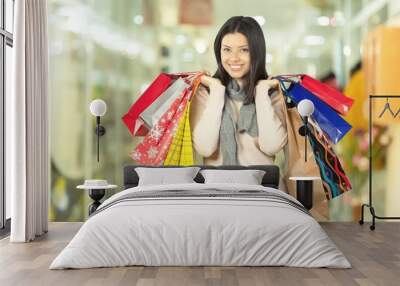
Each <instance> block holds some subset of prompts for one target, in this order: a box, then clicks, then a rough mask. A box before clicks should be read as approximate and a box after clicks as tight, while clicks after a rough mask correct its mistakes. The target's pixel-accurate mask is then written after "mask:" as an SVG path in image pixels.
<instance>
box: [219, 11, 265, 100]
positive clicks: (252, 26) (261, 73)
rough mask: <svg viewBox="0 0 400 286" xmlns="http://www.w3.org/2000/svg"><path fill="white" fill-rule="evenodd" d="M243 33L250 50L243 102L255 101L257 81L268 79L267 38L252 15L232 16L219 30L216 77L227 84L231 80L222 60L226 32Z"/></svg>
mask: <svg viewBox="0 0 400 286" xmlns="http://www.w3.org/2000/svg"><path fill="white" fill-rule="evenodd" d="M236 32H237V33H241V34H243V35H244V36H246V38H247V41H248V43H249V51H250V71H249V73H248V74H247V75H246V76H245V78H244V85H243V88H244V90H245V92H246V95H247V97H246V99H245V100H244V102H243V104H249V103H252V102H254V94H255V88H256V85H257V82H258V81H259V80H261V79H267V77H268V73H267V70H266V68H265V54H266V49H265V39H264V34H263V31H262V29H261V27H260V25H259V24H258V23H257V21H256V20H254V19H253V18H251V17H244V16H235V17H232V18H230V19H229V20H228V21H226V22H225V24H224V25H223V26H222V27H221V29H220V30H219V32H218V34H217V37H216V38H215V41H214V53H215V57H216V60H217V63H218V69H217V71H216V72H215V74H214V77H216V78H218V79H219V80H221V83H222V84H223V85H225V86H227V84H228V82H229V81H230V80H231V77H230V75H229V74H228V73H227V72H226V70H225V69H224V67H223V66H222V62H221V43H222V39H223V38H224V36H225V35H226V34H231V33H236Z"/></svg>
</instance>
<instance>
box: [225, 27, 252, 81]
mask: <svg viewBox="0 0 400 286" xmlns="http://www.w3.org/2000/svg"><path fill="white" fill-rule="evenodd" d="M221 62H222V66H223V67H224V69H225V71H226V72H227V73H228V74H229V75H230V77H232V78H233V79H236V80H237V81H238V82H239V84H240V83H242V79H243V77H244V76H246V75H247V74H248V72H249V71H250V50H249V44H248V42H247V38H246V36H244V35H243V34H241V33H237V32H236V33H229V34H226V35H225V36H224V37H223V38H222V42H221Z"/></svg>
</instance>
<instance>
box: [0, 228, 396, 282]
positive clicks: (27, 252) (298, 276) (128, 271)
mask: <svg viewBox="0 0 400 286" xmlns="http://www.w3.org/2000/svg"><path fill="white" fill-rule="evenodd" d="M80 226H81V224H80V223H50V230H49V233H48V234H47V235H45V236H44V237H42V238H40V239H38V240H36V241H34V242H32V243H26V244H24V243H22V244H15V243H13V244H10V243H9V239H8V238H5V239H3V240H1V241H0V285H1V286H6V285H7V286H8V285H13V286H17V285H32V286H33V285H57V286H61V285H68V286H80V285H96V286H98V285H140V286H147V285H149V286H150V285H167V286H178V285H227V286H234V285H246V286H247V285H251V286H252V285H254V286H261V285H346V286H347V285H382V286H389V285H400V223H389V222H385V223H380V224H378V225H377V228H376V230H375V231H374V232H372V231H370V230H369V228H368V225H364V226H359V225H358V224H356V223H322V226H323V228H324V229H325V230H326V232H327V233H328V235H329V236H330V237H331V238H332V240H333V241H334V242H335V243H336V244H337V245H338V247H339V248H340V249H341V250H342V251H343V253H344V254H345V255H346V257H347V258H348V259H349V261H350V262H351V264H352V266H353V268H352V269H348V270H343V269H305V268H289V267H121V268H101V269H86V270H48V267H49V265H50V263H51V261H52V260H53V259H54V258H55V256H56V255H57V254H58V253H59V252H60V251H61V250H62V249H63V247H64V246H65V245H66V244H67V242H68V241H69V240H70V239H71V238H72V236H73V235H74V234H75V233H76V231H77V230H78V229H79V227H80Z"/></svg>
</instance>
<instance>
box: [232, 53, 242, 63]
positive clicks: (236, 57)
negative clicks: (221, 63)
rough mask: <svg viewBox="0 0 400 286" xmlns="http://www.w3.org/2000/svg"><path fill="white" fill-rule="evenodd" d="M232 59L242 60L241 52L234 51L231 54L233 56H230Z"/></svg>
mask: <svg viewBox="0 0 400 286" xmlns="http://www.w3.org/2000/svg"><path fill="white" fill-rule="evenodd" d="M230 59H231V60H232V61H238V60H240V57H239V53H238V52H233V53H232V54H231V58H230Z"/></svg>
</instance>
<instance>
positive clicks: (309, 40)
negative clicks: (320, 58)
mask: <svg viewBox="0 0 400 286" xmlns="http://www.w3.org/2000/svg"><path fill="white" fill-rule="evenodd" d="M324 43H325V38H324V37H322V36H312V35H310V36H306V37H305V38H304V44H306V45H309V46H318V45H323V44H324Z"/></svg>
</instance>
